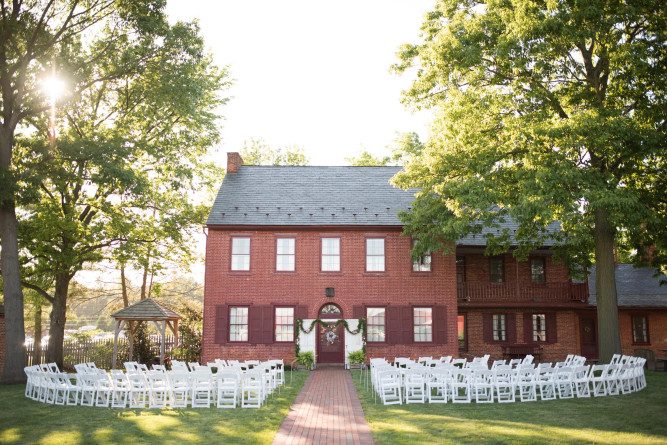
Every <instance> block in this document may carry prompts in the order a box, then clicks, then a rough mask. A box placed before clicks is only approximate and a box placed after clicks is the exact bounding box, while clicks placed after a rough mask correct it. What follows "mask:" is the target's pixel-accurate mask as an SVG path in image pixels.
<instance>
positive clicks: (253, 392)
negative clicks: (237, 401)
mask: <svg viewBox="0 0 667 445" xmlns="http://www.w3.org/2000/svg"><path fill="white" fill-rule="evenodd" d="M262 374H263V373H262V372H261V371H260V370H259V369H257V368H254V369H249V370H247V371H246V372H245V374H243V376H242V380H241V408H261V407H262V403H263V401H264V376H263V375H262Z"/></svg>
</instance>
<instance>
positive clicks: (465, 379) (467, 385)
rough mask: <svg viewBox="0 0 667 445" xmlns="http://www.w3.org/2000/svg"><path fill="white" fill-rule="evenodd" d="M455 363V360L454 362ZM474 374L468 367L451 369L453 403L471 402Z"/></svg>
mask: <svg viewBox="0 0 667 445" xmlns="http://www.w3.org/2000/svg"><path fill="white" fill-rule="evenodd" d="M452 363H453V362H452ZM471 378H472V374H471V371H470V369H468V368H462V369H459V368H453V370H452V371H451V383H450V386H451V393H450V394H451V397H452V403H470V401H471V388H472V382H471Z"/></svg>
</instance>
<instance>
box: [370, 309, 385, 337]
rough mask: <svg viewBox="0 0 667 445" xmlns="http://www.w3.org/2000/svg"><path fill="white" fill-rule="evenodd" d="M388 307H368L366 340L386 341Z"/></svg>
mask: <svg viewBox="0 0 667 445" xmlns="http://www.w3.org/2000/svg"><path fill="white" fill-rule="evenodd" d="M385 313H386V309H385V308H383V307H368V308H366V340H367V341H385V340H386V338H387V336H386V334H387V327H386V324H385V320H386V318H385Z"/></svg>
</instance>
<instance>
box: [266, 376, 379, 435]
mask: <svg viewBox="0 0 667 445" xmlns="http://www.w3.org/2000/svg"><path fill="white" fill-rule="evenodd" d="M273 443H274V444H275V445H309V444H355V445H357V444H358V445H372V444H373V437H372V436H371V431H370V428H369V427H368V423H367V422H366V419H365V418H364V411H363V410H362V409H361V402H359V397H358V396H357V390H356V389H355V388H354V383H353V382H352V376H351V374H350V372H349V371H346V370H344V369H342V368H325V367H320V368H319V369H317V370H316V371H312V372H311V373H310V375H309V376H308V379H306V383H305V384H304V385H303V388H301V392H300V393H299V395H298V396H297V398H296V400H295V402H294V405H292V408H291V410H290V412H289V414H288V415H287V418H286V419H285V421H284V422H283V424H282V425H281V426H280V430H278V434H276V438H275V439H274V440H273Z"/></svg>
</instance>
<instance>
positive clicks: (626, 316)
mask: <svg viewBox="0 0 667 445" xmlns="http://www.w3.org/2000/svg"><path fill="white" fill-rule="evenodd" d="M633 315H644V316H647V317H648V330H649V333H648V337H649V344H635V343H633V341H632V316H633ZM618 326H619V330H620V332H621V346H622V348H623V354H626V355H633V354H634V350H635V349H652V350H653V352H655V356H656V358H664V357H665V355H667V352H666V351H665V350H667V309H663V308H652V309H647V310H642V309H621V310H620V311H619V313H618Z"/></svg>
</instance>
